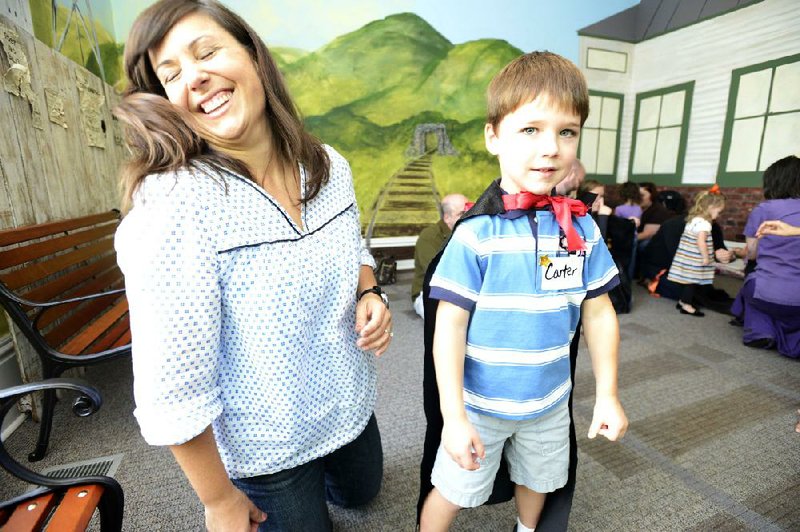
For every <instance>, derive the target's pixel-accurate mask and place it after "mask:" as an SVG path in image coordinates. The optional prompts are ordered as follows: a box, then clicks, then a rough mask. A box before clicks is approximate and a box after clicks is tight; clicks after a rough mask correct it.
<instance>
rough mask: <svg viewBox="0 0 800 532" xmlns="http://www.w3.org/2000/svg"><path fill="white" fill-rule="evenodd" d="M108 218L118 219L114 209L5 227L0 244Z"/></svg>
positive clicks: (0, 237) (3, 244) (74, 227)
mask: <svg viewBox="0 0 800 532" xmlns="http://www.w3.org/2000/svg"><path fill="white" fill-rule="evenodd" d="M110 220H119V214H118V213H116V212H114V211H109V212H104V213H101V214H91V215H89V216H82V217H80V218H71V219H69V220H61V221H57V222H48V223H44V224H39V225H29V226H26V227H18V228H16V229H6V230H5V231H0V246H8V245H10V244H20V243H22V242H27V241H28V240H33V239H34V238H42V237H44V236H49V235H54V234H56V233H62V232H64V231H71V230H73V229H78V228H81V227H87V226H90V225H95V224H99V223H103V222H108V221H110Z"/></svg>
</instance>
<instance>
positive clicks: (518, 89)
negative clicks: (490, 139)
mask: <svg viewBox="0 0 800 532" xmlns="http://www.w3.org/2000/svg"><path fill="white" fill-rule="evenodd" d="M541 95H544V96H545V97H547V98H549V103H551V104H552V105H554V106H556V107H558V108H559V109H560V110H561V111H565V112H570V113H574V114H576V115H578V116H580V119H581V126H583V123H584V122H585V121H586V117H587V116H589V89H588V88H587V86H586V79H585V78H584V77H583V74H582V73H581V71H580V70H579V69H578V67H577V66H575V65H574V64H573V63H572V62H571V61H569V60H568V59H565V58H563V57H561V56H560V55H557V54H554V53H552V52H531V53H528V54H525V55H521V56H519V57H518V58H516V59H515V60H513V61H512V62H510V63H509V64H507V65H506V66H505V67H504V68H503V70H501V71H500V72H499V73H498V74H497V75H496V76H495V77H494V79H492V82H491V83H490V84H489V89H488V91H487V93H486V99H487V113H486V122H487V123H489V124H491V125H492V127H494V128H497V126H498V125H499V124H500V121H501V120H503V118H504V117H505V116H506V115H508V114H509V113H512V112H514V111H515V110H516V109H517V108H518V107H519V106H521V105H524V104H526V103H528V102H532V101H533V100H535V99H536V98H537V97H539V96H541Z"/></svg>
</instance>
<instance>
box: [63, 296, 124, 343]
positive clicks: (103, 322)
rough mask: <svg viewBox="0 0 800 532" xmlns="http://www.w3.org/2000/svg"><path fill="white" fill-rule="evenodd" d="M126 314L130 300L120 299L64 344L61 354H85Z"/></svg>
mask: <svg viewBox="0 0 800 532" xmlns="http://www.w3.org/2000/svg"><path fill="white" fill-rule="evenodd" d="M126 312H128V300H127V299H125V298H120V299H119V300H117V302H116V303H114V305H113V306H112V307H111V308H109V309H108V310H107V311H106V312H103V313H102V314H101V315H100V316H99V317H98V318H97V319H96V320H94V321H93V322H92V324H91V325H89V326H88V327H87V328H86V329H84V330H83V331H81V332H80V333H78V334H77V335H76V336H75V337H74V338H72V339H71V340H70V341H69V342H67V343H66V344H64V345H63V346H62V347H61V352H63V353H64V354H68V355H70V354H75V355H79V354H81V353H83V352H84V351H85V350H86V349H87V348H88V347H89V346H90V345H92V343H93V342H94V341H95V340H97V339H98V338H100V337H101V336H102V335H103V334H104V333H105V332H106V331H108V329H110V328H111V327H112V326H113V325H114V324H115V323H116V322H117V321H119V319H120V318H121V317H122V316H123V315H125V313H126Z"/></svg>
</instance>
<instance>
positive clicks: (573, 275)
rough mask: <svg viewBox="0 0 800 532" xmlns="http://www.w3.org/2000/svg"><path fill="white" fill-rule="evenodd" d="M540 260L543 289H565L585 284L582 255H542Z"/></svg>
mask: <svg viewBox="0 0 800 532" xmlns="http://www.w3.org/2000/svg"><path fill="white" fill-rule="evenodd" d="M544 258H547V260H546V261H545V260H541V259H540V261H539V263H540V266H541V268H542V270H543V272H542V290H565V289H568V288H578V287H581V286H583V259H584V257H583V256H582V255H568V256H566V257H547V256H545V257H542V259H544Z"/></svg>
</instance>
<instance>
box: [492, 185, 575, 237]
mask: <svg viewBox="0 0 800 532" xmlns="http://www.w3.org/2000/svg"><path fill="white" fill-rule="evenodd" d="M548 205H550V207H552V209H553V214H555V217H556V221H557V222H558V226H559V227H560V228H561V230H562V231H564V234H565V235H567V250H568V251H580V250H583V249H585V247H584V245H583V239H582V238H581V236H580V235H579V234H578V232H577V231H576V230H575V227H574V226H573V225H572V215H573V214H574V215H575V216H585V215H586V213H587V212H589V208H588V207H587V206H586V204H585V203H583V202H582V201H578V200H575V199H572V198H567V197H565V196H545V195H539V194H531V193H530V192H520V193H519V194H505V195H504V196H503V206H504V207H505V208H506V210H507V211H513V210H517V209H523V210H528V209H532V208H536V207H546V206H548Z"/></svg>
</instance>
